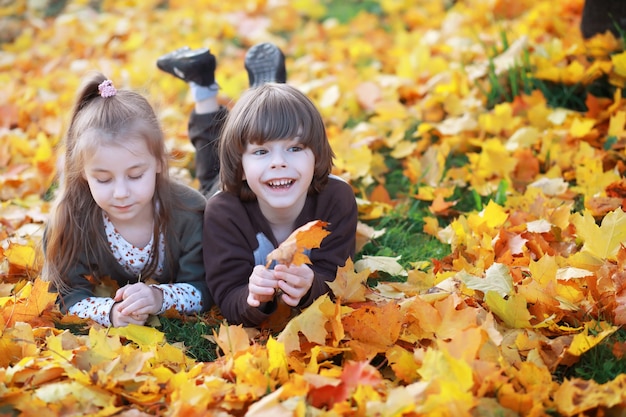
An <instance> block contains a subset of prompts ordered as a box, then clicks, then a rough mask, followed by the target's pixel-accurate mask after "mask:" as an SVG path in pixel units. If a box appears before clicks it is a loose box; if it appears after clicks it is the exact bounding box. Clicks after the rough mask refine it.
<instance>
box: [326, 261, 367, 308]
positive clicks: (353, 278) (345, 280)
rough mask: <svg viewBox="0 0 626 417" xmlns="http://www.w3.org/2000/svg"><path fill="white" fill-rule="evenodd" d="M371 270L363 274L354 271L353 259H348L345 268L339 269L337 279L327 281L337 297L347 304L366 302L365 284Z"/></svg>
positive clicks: (365, 270)
mask: <svg viewBox="0 0 626 417" xmlns="http://www.w3.org/2000/svg"><path fill="white" fill-rule="evenodd" d="M369 273H370V271H369V269H367V268H365V269H363V270H362V271H361V272H355V271H354V264H353V263H352V259H351V258H348V259H347V260H346V264H345V265H344V266H343V267H339V268H337V277H336V278H335V280H334V281H326V284H328V286H329V287H330V289H331V290H332V292H333V294H334V295H335V297H337V298H338V299H340V300H341V301H342V302H345V303H354V302H358V301H365V292H366V289H367V288H366V287H365V282H366V281H367V278H368V277H369Z"/></svg>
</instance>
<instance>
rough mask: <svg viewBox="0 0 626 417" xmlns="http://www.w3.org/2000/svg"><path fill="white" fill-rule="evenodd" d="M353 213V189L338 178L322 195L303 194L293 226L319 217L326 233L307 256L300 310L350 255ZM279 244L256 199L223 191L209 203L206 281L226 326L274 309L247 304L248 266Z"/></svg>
mask: <svg viewBox="0 0 626 417" xmlns="http://www.w3.org/2000/svg"><path fill="white" fill-rule="evenodd" d="M357 214H358V213H357V207H356V200H355V198H354V192H353V191H352V188H351V187H350V185H348V184H347V183H345V182H344V181H341V180H340V179H336V178H333V177H331V178H330V179H329V181H328V185H327V186H326V188H324V190H323V191H322V192H321V193H319V194H316V195H309V196H307V199H306V203H305V205H304V208H303V209H302V211H301V212H300V215H299V216H298V218H297V220H296V227H300V226H302V225H304V224H306V223H308V222H309V221H312V220H323V221H326V222H328V223H329V225H328V226H327V230H329V231H330V234H329V235H328V236H326V237H325V238H324V240H323V241H322V244H321V246H320V248H318V249H313V250H312V251H311V253H310V254H309V259H310V260H311V262H312V265H310V267H311V268H312V269H313V272H314V279H313V285H312V286H311V289H310V291H309V293H308V294H307V295H305V296H304V297H303V298H302V300H301V301H300V305H299V306H298V307H299V308H302V307H307V306H309V305H310V304H311V303H312V302H313V301H314V300H315V299H316V298H317V297H319V296H320V295H322V294H325V293H327V292H328V291H329V289H330V288H329V287H328V285H327V284H326V281H334V279H335V275H336V272H337V267H338V266H343V265H345V262H346V260H347V259H348V258H349V257H353V256H354V250H355V241H356V225H357ZM279 243H280V242H277V241H276V238H275V237H274V234H273V233H272V229H271V228H270V225H269V224H268V222H267V220H266V219H265V217H264V216H263V214H262V213H261V210H260V208H259V205H258V203H257V202H256V201H252V202H242V201H240V200H239V198H238V197H237V196H235V195H233V194H231V193H227V192H220V193H218V194H216V195H214V196H213V197H211V198H209V200H208V201H207V205H206V209H205V212H204V232H203V239H202V244H203V253H204V267H205V270H206V281H207V286H208V288H209V292H210V293H211V295H212V298H213V300H214V301H215V303H216V304H217V305H218V306H219V308H220V310H221V312H222V314H223V315H224V317H225V318H226V319H227V320H228V323H229V324H243V325H244V326H248V327H256V326H259V325H260V324H261V323H262V322H263V321H264V320H265V319H267V318H268V317H269V315H270V314H271V313H272V312H273V309H274V308H275V305H273V303H266V304H262V305H261V306H260V307H251V306H249V305H248V303H247V301H246V299H247V297H248V279H249V278H250V274H251V273H252V270H253V269H254V267H255V266H256V265H259V264H263V265H264V264H265V258H266V256H267V254H268V253H269V252H270V251H272V250H273V249H275V248H276V247H278V244H279Z"/></svg>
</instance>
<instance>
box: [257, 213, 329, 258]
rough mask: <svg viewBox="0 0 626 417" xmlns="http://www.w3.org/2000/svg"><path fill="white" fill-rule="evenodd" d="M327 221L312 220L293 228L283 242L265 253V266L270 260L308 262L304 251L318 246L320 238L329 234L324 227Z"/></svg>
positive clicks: (320, 241)
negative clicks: (267, 253)
mask: <svg viewBox="0 0 626 417" xmlns="http://www.w3.org/2000/svg"><path fill="white" fill-rule="evenodd" d="M327 225H328V222H324V221H322V220H313V221H310V222H308V223H307V224H305V225H303V226H300V227H298V228H297V229H296V230H294V231H293V232H292V233H291V234H290V235H289V237H287V239H285V241H284V242H283V243H281V244H280V245H279V246H278V247H277V248H276V249H274V250H273V251H272V252H270V253H269V255H267V264H266V265H265V266H266V267H268V268H269V266H270V264H271V263H272V261H276V262H278V263H279V264H284V265H295V266H299V265H302V264H305V263H306V264H310V263H311V260H310V259H309V257H308V256H307V255H305V254H304V251H306V250H308V249H313V248H319V247H320V244H321V243H322V240H323V239H324V238H325V237H326V236H328V234H330V232H329V231H328V230H325V229H324V227H325V226H327Z"/></svg>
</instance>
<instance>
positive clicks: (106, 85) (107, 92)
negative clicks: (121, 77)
mask: <svg viewBox="0 0 626 417" xmlns="http://www.w3.org/2000/svg"><path fill="white" fill-rule="evenodd" d="M98 92H99V93H100V95H101V96H102V97H104V98H107V97H113V96H114V95H115V94H117V90H116V89H115V87H113V81H111V80H105V81H102V82H101V83H100V85H99V86H98Z"/></svg>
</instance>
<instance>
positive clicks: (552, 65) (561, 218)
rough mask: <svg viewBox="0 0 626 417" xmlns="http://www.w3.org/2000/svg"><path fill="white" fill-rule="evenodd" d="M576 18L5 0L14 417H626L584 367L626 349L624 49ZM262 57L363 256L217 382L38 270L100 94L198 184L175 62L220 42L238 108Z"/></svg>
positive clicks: (546, 1)
mask: <svg viewBox="0 0 626 417" xmlns="http://www.w3.org/2000/svg"><path fill="white" fill-rule="evenodd" d="M582 7H583V0H563V1H558V2H556V1H554V0H521V1H516V2H511V1H505V0H465V1H457V2H452V1H443V0H442V1H430V0H416V1H402V0H380V1H378V2H376V1H361V2H356V1H327V2H319V1H313V0H298V1H293V2H280V1H263V0H231V1H226V2H215V1H210V0H203V1H193V2H192V1H183V0H171V1H169V2H163V1H156V0H146V1H130V0H127V1H123V0H103V1H101V2H97V1H87V0H80V1H78V0H77V1H67V2H66V1H43V0H42V1H28V2H27V1H25V0H23V1H20V0H18V1H13V2H10V1H9V2H6V1H4V2H0V22H1V23H0V42H2V43H0V87H1V93H0V200H1V203H0V223H1V224H2V227H1V229H0V262H1V263H0V275H1V277H2V283H0V414H1V415H34V414H35V413H36V414H37V415H38V416H45V415H51V416H52V415H99V416H107V415H124V416H142V415H164V416H174V415H187V416H192V415H206V414H207V413H210V414H213V415H218V416H227V415H234V416H241V415H246V414H247V415H251V416H263V415H273V416H277V415H298V416H305V415H306V416H372V415H378V416H421V415H450V416H463V415H474V416H490V415H503V416H508V415H511V416H514V415H523V416H541V415H560V416H574V415H619V413H621V412H622V411H621V410H622V409H623V408H625V405H626V390H625V389H624V387H625V385H626V376H625V375H624V374H622V373H620V372H617V373H615V374H613V375H612V376H611V377H609V378H605V380H603V381H601V382H598V381H596V380H594V379H583V378H581V377H580V376H578V375H577V374H576V373H572V372H569V370H571V369H574V368H575V367H576V366H577V365H579V364H580V363H582V362H583V360H586V358H587V357H588V356H587V355H588V354H589V353H591V352H596V350H595V349H596V348H598V347H600V346H603V347H604V348H605V349H608V354H607V355H606V356H602V357H601V358H602V359H601V362H596V363H595V366H596V367H598V368H602V369H604V370H610V369H611V368H612V367H613V368H614V367H617V365H619V364H620V363H623V359H622V356H623V354H624V352H626V344H625V343H624V342H621V341H620V340H623V338H621V337H615V336H616V335H618V334H620V332H621V330H620V328H621V326H622V325H623V324H624V323H626V309H625V305H626V249H625V248H624V244H626V215H625V214H624V211H625V210H626V180H625V179H624V174H625V172H626V151H625V145H626V101H625V100H624V99H623V97H622V90H621V88H622V87H623V85H624V80H625V79H626V53H625V52H623V44H622V41H621V40H619V39H618V40H616V39H615V38H614V37H612V36H611V35H599V36H596V37H595V38H593V39H591V40H588V41H583V39H582V38H581V35H580V30H579V24H580V19H581V12H582ZM267 40H269V41H273V42H275V43H276V44H278V45H279V46H280V47H281V48H282V49H283V50H284V51H285V53H286V55H287V57H288V59H287V67H288V78H289V82H290V83H291V84H293V85H295V86H297V87H298V88H300V89H302V90H303V91H304V92H306V93H307V94H308V95H309V96H310V97H311V98H312V99H313V100H314V101H315V103H316V104H317V106H318V108H319V109H320V111H321V112H322V114H323V116H324V120H325V122H326V126H327V129H328V134H329V137H330V140H331V142H332V146H333V149H334V151H335V153H336V155H337V158H336V161H335V162H336V169H335V173H336V174H337V175H340V176H342V177H344V178H345V179H346V180H348V181H350V183H351V184H352V185H353V186H354V190H355V195H356V196H357V198H358V199H359V208H360V220H361V223H362V228H361V233H360V243H361V244H362V245H363V246H362V248H363V249H362V251H360V252H359V256H357V258H358V259H355V260H354V263H353V262H352V261H350V262H348V264H347V265H346V267H344V268H342V269H341V270H340V271H339V273H338V277H337V280H336V281H335V283H334V284H333V288H332V289H333V291H334V293H335V295H336V298H335V299H330V298H328V297H322V298H320V299H318V300H317V302H316V303H315V304H314V305H313V306H311V307H310V308H308V309H307V310H306V311H304V312H303V313H302V314H301V315H300V316H298V317H297V318H295V319H292V320H291V321H290V322H289V323H287V325H286V327H285V328H284V330H283V331H281V332H280V333H277V334H272V335H270V334H268V333H267V332H266V333H260V334H259V333H252V332H250V331H249V330H248V329H242V328H240V327H237V326H227V325H222V326H220V327H219V329H218V330H217V331H216V332H215V334H207V336H208V337H209V338H211V341H212V342H213V343H215V344H216V345H217V346H219V350H218V352H216V353H217V354H218V356H219V358H218V359H217V360H215V361H211V362H209V361H207V362H201V361H196V360H194V359H193V358H192V357H191V356H189V355H186V354H185V352H187V353H188V352H189V350H188V349H189V347H188V346H187V347H186V346H184V345H183V344H182V343H168V342H167V340H166V338H165V336H164V333H163V332H161V330H162V327H159V326H157V327H139V326H129V327H128V328H122V329H105V328H101V327H99V326H97V325H92V326H89V323H85V322H81V321H77V320H75V319H72V318H70V317H62V316H61V315H60V314H59V312H58V310H57V309H56V308H55V307H54V294H48V292H47V287H46V283H44V282H41V281H40V280H38V279H37V276H38V271H39V268H40V263H39V261H38V258H37V257H36V256H35V255H36V250H37V247H38V244H39V241H40V238H41V233H42V230H43V226H44V225H45V221H46V216H47V213H48V209H49V197H50V195H51V194H53V192H54V174H55V171H56V150H55V147H56V145H58V144H59V142H60V139H61V135H62V134H63V129H64V127H65V125H66V123H67V119H68V117H69V114H70V111H71V104H72V100H73V98H74V94H75V91H76V89H77V87H78V84H79V82H80V79H81V77H82V76H83V75H84V74H85V72H86V71H88V70H91V69H97V70H100V71H102V72H104V73H105V74H107V75H108V76H109V77H110V78H111V79H112V80H114V82H115V84H116V85H118V86H123V87H127V88H133V89H136V90H139V91H142V92H143V93H145V94H146V95H147V97H148V98H149V99H150V101H151V102H152V103H153V104H154V105H155V107H156V108H157V109H158V112H159V114H160V116H161V120H162V123H163V127H164V129H165V130H166V132H167V136H168V145H169V146H170V148H171V150H172V154H173V155H174V156H175V157H176V163H175V164H174V166H173V168H172V170H173V172H174V174H175V175H176V176H177V177H179V178H180V179H181V180H182V181H186V182H189V183H191V184H195V183H194V181H193V172H192V170H191V168H192V167H193V148H192V147H191V145H190V144H189V142H188V141H187V139H186V123H187V115H188V113H189V111H190V109H191V106H192V102H191V99H190V97H189V96H188V94H187V89H186V86H185V85H184V83H182V82H181V81H179V80H177V79H175V78H174V77H171V76H169V75H167V74H164V73H162V72H160V71H158V70H157V69H156V66H155V61H156V58H157V57H158V56H160V55H161V54H164V53H166V52H169V51H170V50H172V49H174V48H177V47H179V46H182V45H189V46H191V47H200V46H207V47H210V48H211V50H212V51H213V53H214V54H215V55H216V56H217V57H218V70H217V81H218V83H219V84H220V86H221V91H220V99H221V100H223V103H224V104H226V105H228V104H229V103H230V102H231V101H232V100H236V99H237V96H238V95H239V94H240V92H241V91H243V90H244V89H245V88H246V87H247V75H246V73H245V70H244V68H243V57H244V54H245V52H246V50H247V48H249V47H250V46H251V45H253V44H255V43H257V42H260V41H267ZM390 219H392V220H393V221H390ZM402 219H405V221H404V222H402V221H401V220H402ZM399 220H400V221H399ZM398 224H400V225H401V227H402V228H405V233H404V234H402V233H400V235H402V236H403V238H404V239H405V240H404V241H403V243H402V244H401V245H398V246H396V247H390V246H389V245H390V243H389V242H392V241H393V240H392V239H388V240H385V239H386V236H387V237H389V236H390V234H391V233H392V229H393V227H392V226H393V225H396V226H397V225H398ZM397 229H398V227H395V229H393V233H395V234H398V230H397ZM399 246H403V248H404V249H405V250H404V251H402V250H401V249H402V248H400V247H399ZM427 246H428V247H429V248H430V249H432V252H428V251H427V252H425V253H426V255H425V254H424V253H422V252H419V251H420V250H422V249H423V248H424V247H427ZM418 252H419V254H418ZM383 255H386V256H383ZM413 255H414V256H413ZM366 284H367V285H366ZM77 328H78V329H79V330H78V331H77V330H76V329H77ZM160 329H161V330H160ZM597 357H600V356H599V355H597ZM617 369H620V368H617ZM621 369H626V368H621ZM207 410H208V411H207Z"/></svg>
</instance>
